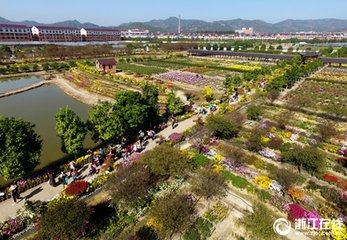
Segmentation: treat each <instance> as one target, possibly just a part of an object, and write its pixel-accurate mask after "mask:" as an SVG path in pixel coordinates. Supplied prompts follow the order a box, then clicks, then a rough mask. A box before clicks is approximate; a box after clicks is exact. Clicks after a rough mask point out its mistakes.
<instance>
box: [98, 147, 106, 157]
mask: <svg viewBox="0 0 347 240" xmlns="http://www.w3.org/2000/svg"><path fill="white" fill-rule="evenodd" d="M99 153H100V156H101V157H102V158H103V157H105V151H104V149H103V148H100V149H99Z"/></svg>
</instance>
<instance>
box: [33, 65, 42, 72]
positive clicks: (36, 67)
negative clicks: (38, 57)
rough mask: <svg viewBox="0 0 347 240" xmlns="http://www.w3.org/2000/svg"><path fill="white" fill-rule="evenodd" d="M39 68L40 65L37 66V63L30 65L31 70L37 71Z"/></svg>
mask: <svg viewBox="0 0 347 240" xmlns="http://www.w3.org/2000/svg"><path fill="white" fill-rule="evenodd" d="M39 70H40V67H39V65H37V64H34V65H33V66H32V68H31V71H33V72H37V71H39Z"/></svg>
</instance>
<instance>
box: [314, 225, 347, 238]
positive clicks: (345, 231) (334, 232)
mask: <svg viewBox="0 0 347 240" xmlns="http://www.w3.org/2000/svg"><path fill="white" fill-rule="evenodd" d="M327 227H328V228H329V229H331V230H330V231H329V232H328V231H324V230H321V231H320V234H319V235H320V236H330V237H331V239H334V240H345V239H347V228H346V225H345V224H344V223H341V225H340V226H339V225H338V224H337V223H336V222H333V221H332V220H329V223H328V224H327Z"/></svg>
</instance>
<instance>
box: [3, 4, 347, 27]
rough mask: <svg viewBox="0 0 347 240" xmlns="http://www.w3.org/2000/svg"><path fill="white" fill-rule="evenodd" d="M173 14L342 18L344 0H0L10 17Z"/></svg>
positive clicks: (96, 18)
mask: <svg viewBox="0 0 347 240" xmlns="http://www.w3.org/2000/svg"><path fill="white" fill-rule="evenodd" d="M178 15H181V17H182V18H183V19H201V20H206V21H214V20H227V19H234V18H243V19H262V20H265V21H267V22H272V23H273V22H278V21H282V20H285V19H288V18H292V19H317V18H341V19H347V0H236V1H235V0H173V1H168V0H122V1H119V0H113V1H112V0H54V1H53V0H0V16H1V17H4V18H7V19H9V20H14V21H22V20H35V21H38V22H42V23H52V22H57V21H64V20H74V19H76V20H78V21H81V22H92V23H95V24H99V25H104V26H114V25H118V24H120V23H124V22H134V21H147V20H152V19H165V18H168V17H170V16H178Z"/></svg>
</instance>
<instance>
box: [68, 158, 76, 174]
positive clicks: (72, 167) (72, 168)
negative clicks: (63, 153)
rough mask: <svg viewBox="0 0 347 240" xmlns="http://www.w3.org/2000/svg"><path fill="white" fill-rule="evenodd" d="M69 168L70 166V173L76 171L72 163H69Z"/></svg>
mask: <svg viewBox="0 0 347 240" xmlns="http://www.w3.org/2000/svg"><path fill="white" fill-rule="evenodd" d="M69 166H70V173H72V172H73V171H75V170H76V166H75V163H74V162H73V161H70V163H69Z"/></svg>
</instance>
